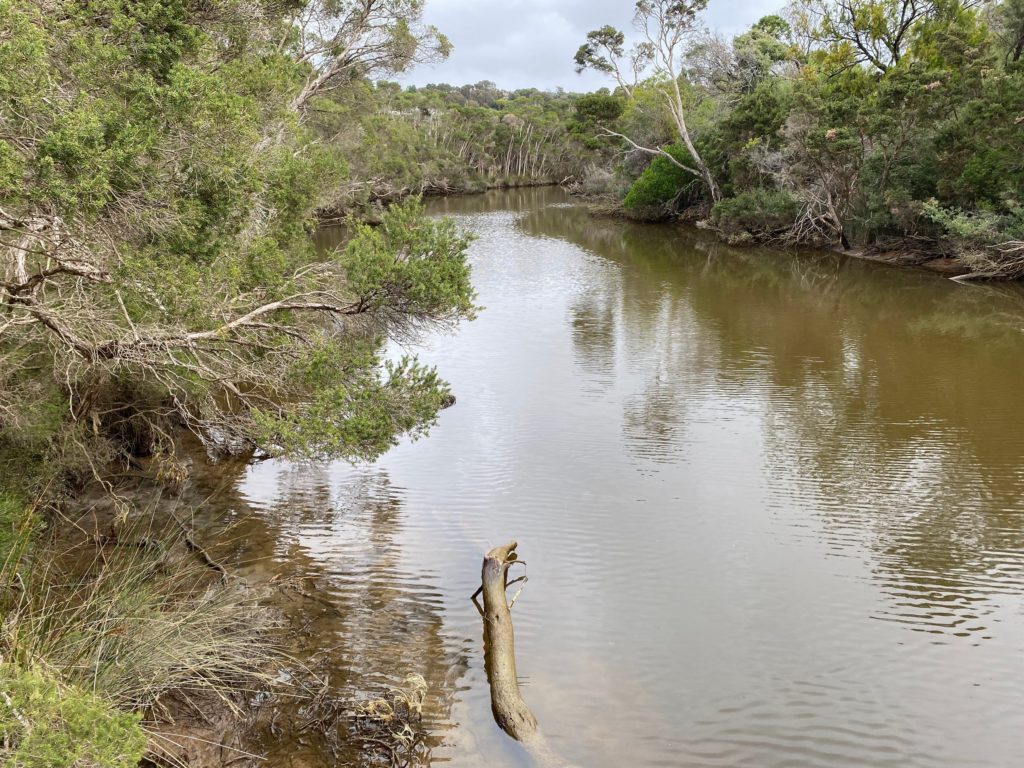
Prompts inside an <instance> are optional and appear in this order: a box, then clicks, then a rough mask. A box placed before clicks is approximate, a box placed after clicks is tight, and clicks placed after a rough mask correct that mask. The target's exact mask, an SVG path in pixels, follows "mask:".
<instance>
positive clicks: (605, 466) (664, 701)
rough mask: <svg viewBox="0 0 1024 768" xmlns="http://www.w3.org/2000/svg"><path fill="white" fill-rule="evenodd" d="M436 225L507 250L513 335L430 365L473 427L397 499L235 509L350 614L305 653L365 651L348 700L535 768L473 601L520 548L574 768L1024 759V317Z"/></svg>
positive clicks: (484, 272)
mask: <svg viewBox="0 0 1024 768" xmlns="http://www.w3.org/2000/svg"><path fill="white" fill-rule="evenodd" d="M430 205H431V209H432V210H434V211H435V212H438V213H445V212H446V213H451V214H453V215H455V216H456V217H457V218H458V220H459V221H460V223H461V224H462V225H463V226H465V227H467V228H469V229H472V230H473V231H474V232H476V233H477V235H478V240H477V241H476V242H475V243H474V245H473V250H472V258H473V263H474V280H475V283H476V285H477V287H478V290H479V293H480V300H481V303H482V304H484V305H485V306H486V307H487V309H486V311H485V312H484V313H482V315H481V317H480V319H479V320H478V321H476V322H474V323H472V324H470V325H468V326H466V327H465V328H463V329H461V330H460V332H459V334H458V335H457V336H455V337H445V338H437V339H428V340H426V342H425V343H424V345H423V348H422V354H423V357H424V358H425V360H426V361H427V362H429V363H434V364H437V365H438V366H439V368H440V369H441V372H442V373H443V375H445V376H446V377H447V378H448V379H449V380H450V381H451V382H452V385H453V387H454V389H455V392H456V393H457V395H458V397H459V400H458V404H457V406H456V407H455V408H453V409H451V410H449V411H446V412H445V413H444V415H443V417H442V420H441V424H440V426H439V427H438V428H437V429H436V430H434V431H433V433H432V435H431V437H430V438H429V439H428V440H426V441H423V442H420V443H417V444H415V445H404V444H403V445H402V446H400V447H399V448H397V449H396V450H395V451H394V452H392V453H391V454H389V455H388V456H386V457H385V458H384V459H383V460H382V461H381V462H379V463H378V464H377V465H375V466H373V467H367V468H356V469H354V468H351V467H348V466H332V467H327V468H321V469H311V468H306V467H303V468H301V469H296V468H290V467H288V466H286V465H281V464H264V465H261V466H257V467H253V468H251V469H249V470H247V472H246V475H245V477H244V478H243V479H242V480H240V481H239V482H238V483H237V489H238V490H237V492H236V501H235V502H233V503H234V504H237V505H239V507H240V508H247V509H249V510H251V511H254V512H255V519H254V521H253V522H252V525H253V526H254V527H253V528H252V530H251V535H250V536H249V537H248V540H251V541H255V542H256V544H254V545H252V546H254V547H255V549H254V550H253V552H252V553H251V554H252V557H254V558H256V559H257V560H259V561H260V562H264V563H267V562H269V563H271V564H272V567H273V568H282V569H286V570H287V571H288V573H290V574H293V575H295V576H297V577H301V578H302V580H303V582H302V583H303V584H304V585H305V589H307V591H309V590H315V591H316V592H317V594H320V595H323V596H326V597H327V598H328V599H329V601H330V604H331V605H333V606H337V608H338V614H334V613H331V612H323V613H322V615H321V614H320V613H317V611H316V610H314V611H313V613H314V614H315V615H314V617H313V620H312V623H310V624H309V625H308V626H307V627H305V631H306V633H307V635H306V636H305V637H306V639H305V640H303V641H302V642H303V643H305V645H304V646H303V647H304V648H305V650H304V651H303V652H304V653H308V654H310V655H313V654H316V653H317V652H318V651H319V649H321V648H322V647H324V646H325V645H328V644H330V646H329V647H332V648H333V647H334V646H337V647H336V648H334V650H331V651H330V654H331V655H330V659H329V664H328V667H329V668H331V669H332V673H331V674H332V675H333V676H334V677H335V679H336V680H337V684H338V685H339V686H340V687H341V689H343V690H345V691H347V692H349V693H350V694H351V695H353V696H356V695H360V694H363V693H366V692H370V691H373V690H380V689H381V687H383V686H385V685H387V684H394V683H395V682H399V681H400V680H401V679H402V677H403V676H404V675H405V674H406V673H407V672H419V673H422V674H425V675H427V676H428V678H429V682H430V683H431V686H432V689H434V690H435V691H436V696H435V698H434V699H433V700H432V701H433V703H432V704H431V707H432V713H431V715H430V727H431V728H432V730H433V732H434V735H435V741H434V743H433V755H434V759H435V762H442V761H445V762H449V761H450V762H451V763H452V764H453V765H456V766H467V767H470V766H474V767H475V766H480V765H488V766H514V767H516V768H519V767H520V766H523V765H526V764H527V763H526V762H525V757H524V755H523V754H522V753H521V751H519V750H518V749H517V747H516V745H515V744H514V743H512V742H510V740H508V739H507V738H506V737H505V736H504V734H502V733H501V732H500V731H499V730H498V729H497V728H496V726H495V725H494V723H493V721H492V720H491V718H490V708H489V704H488V693H487V682H486V677H485V676H484V674H483V657H482V654H481V648H480V646H479V637H478V636H479V617H478V616H477V615H476V612H475V610H474V609H473V608H472V606H471V604H470V603H469V601H468V596H469V595H470V594H471V593H472V592H473V590H474V589H475V588H476V586H477V583H478V579H479V566H480V556H481V555H482V553H483V552H485V551H486V550H487V549H489V548H490V546H493V545H495V544H498V543H501V542H503V541H505V540H508V539H511V538H517V539H518V540H519V541H520V548H521V550H522V552H523V556H524V558H525V559H526V560H527V562H528V563H529V570H530V582H529V585H528V586H527V588H526V590H525V591H524V594H523V597H522V598H521V599H520V601H519V602H518V603H517V604H516V638H517V646H518V652H519V671H520V674H521V675H523V676H524V678H525V683H526V687H525V690H524V695H525V697H526V699H527V700H528V701H529V703H530V706H531V708H532V709H533V710H534V712H535V714H536V715H537V717H538V719H539V721H540V722H541V725H542V727H543V728H544V730H545V732H546V733H547V734H548V737H549V738H550V739H551V741H552V743H553V744H554V745H555V747H556V748H557V750H558V751H559V752H560V753H561V754H563V755H565V756H566V757H567V758H568V759H570V760H572V761H574V762H577V763H579V764H581V765H587V766H589V767H590V768H612V767H613V766H614V767H615V768H619V766H624V765H645V766H656V765H665V766H691V765H693V766H697V765H699V766H708V765H723V766H732V767H735V766H756V767H757V768H773V767H776V766H777V767H778V768H781V767H782V766H787V767H788V768H789V767H792V766H804V767H806V768H820V766H825V765H827V766H858V767H859V766H868V765H870V766H893V767H894V768H895V767H896V766H898V767H899V768H908V767H910V766H921V767H927V768H939V767H940V766H941V767H942V768H948V767H951V766H957V768H961V767H962V766H986V767H987V768H994V767H996V766H1006V765H1011V764H1014V763H1015V762H1016V761H1017V759H1018V758H1017V755H1018V754H1019V753H1020V752H1021V750H1022V749H1024V694H1022V693H1021V692H1020V690H1019V685H1018V684H1017V681H1019V679H1020V678H1021V675H1022V674H1024V614H1022V612H1021V610H1020V606H1021V597H1022V594H1024V585H1022V579H1021V576H1022V568H1024V501H1022V498H1024V495H1022V491H1024V470H1022V469H1021V466H1022V463H1021V458H1022V456H1021V454H1022V452H1024V436H1022V429H1021V427H1022V426H1024V424H1022V421H1024V414H1022V413H1020V412H1019V409H1017V408H1016V406H1015V397H1014V395H1015V394H1016V389H1017V386H1018V383H1019V382H1020V381H1021V380H1022V374H1024V354H1022V353H1024V339H1022V336H1021V334H1022V329H1024V299H1022V296H1021V293H1020V291H1019V290H1017V289H1015V288H1007V287H1000V288H996V289H993V288H973V287H964V286H959V285H955V284H953V283H951V282H949V281H947V280H944V279H942V278H939V277H936V276H934V275H929V274H925V273H920V272H916V271H913V270H895V269H890V268H886V267H883V266H880V265H876V264H871V263H868V262H864V261H857V260H850V259H846V258H843V257H841V256H838V255H833V254H800V253H776V252H768V251H761V250H756V249H755V250H733V249H729V248H726V247H724V246H722V245H721V244H720V243H718V242H717V240H715V239H714V238H711V237H708V236H706V235H705V234H702V233H700V232H697V231H693V230H689V229H685V228H679V227H671V226H668V227H651V226H641V225H632V224H629V223H624V222H621V221H613V220H608V219H595V218H592V217H590V216H589V215H588V214H587V213H586V212H585V211H584V210H582V209H581V208H579V207H575V206H573V205H571V204H570V201H568V199H567V198H566V197H565V195H564V194H563V193H562V192H560V191H559V190H555V189H535V190H513V191H510V192H507V193H494V194H489V195H486V196H480V197H467V198H454V199H446V200H435V201H431V203H430ZM254 567H256V566H255V565H254ZM307 608H308V606H307ZM275 748H276V749H278V754H280V755H281V758H282V759H285V758H286V757H288V755H287V753H288V751H289V750H288V748H286V747H284V746H279V747H275ZM303 749H304V750H305V751H302V750H300V751H299V754H302V755H304V756H305V757H303V758H302V759H307V760H308V761H309V762H310V764H315V759H314V757H315V756H316V754H317V753H316V747H315V745H311V746H308V748H306V747H304V748H303ZM321 757H322V754H321ZM357 758H358V755H349V756H348V759H351V760H352V761H356V760H357ZM288 759H292V757H288ZM286 764H287V763H286ZM296 764H298V763H296ZM353 764H358V762H353Z"/></svg>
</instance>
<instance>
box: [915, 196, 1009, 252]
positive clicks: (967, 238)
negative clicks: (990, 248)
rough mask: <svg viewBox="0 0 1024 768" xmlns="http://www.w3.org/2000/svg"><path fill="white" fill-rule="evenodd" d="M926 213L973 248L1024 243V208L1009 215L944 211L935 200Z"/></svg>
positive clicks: (931, 219) (989, 211)
mask: <svg viewBox="0 0 1024 768" xmlns="http://www.w3.org/2000/svg"><path fill="white" fill-rule="evenodd" d="M922 212H923V214H924V216H925V218H927V219H928V220H929V221H932V222H934V223H935V224H937V225H939V227H940V228H941V229H942V231H943V232H944V233H945V234H947V235H949V236H951V237H953V238H956V239H957V240H959V241H962V242H964V243H967V244H970V245H979V246H985V245H998V244H999V243H1003V242H1006V241H1009V240H1024V208H1021V207H1016V208H1014V209H1013V210H1012V211H1010V212H1009V213H1007V214H1005V215H1000V214H998V213H996V212H994V211H991V210H987V211H984V210H983V211H970V212H965V211H963V210H961V209H959V208H946V207H943V206H942V205H941V204H939V202H938V201H937V200H935V199H934V198H932V199H931V200H927V201H925V203H924V204H923V206H922Z"/></svg>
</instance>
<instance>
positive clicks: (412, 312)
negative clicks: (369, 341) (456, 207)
mask: <svg viewBox="0 0 1024 768" xmlns="http://www.w3.org/2000/svg"><path fill="white" fill-rule="evenodd" d="M469 241H470V238H469V236H468V235H466V234H464V233H462V232H460V231H459V229H458V227H457V226H456V225H455V222H454V221H452V220H451V219H440V220H432V219H427V218H425V217H424V215H423V206H422V204H421V203H420V202H419V200H417V199H415V198H413V199H410V200H408V201H406V202H404V203H402V204H399V205H393V206H391V208H390V209H389V210H388V212H387V213H386V214H385V215H384V218H383V220H382V221H381V223H380V225H379V226H377V227H371V226H368V225H366V224H360V225H357V226H356V229H355V232H354V234H353V236H352V239H351V240H350V241H349V243H348V244H347V245H346V246H345V248H344V249H343V250H342V251H341V252H340V254H339V259H340V261H341V263H342V264H343V266H344V269H345V275H346V278H347V282H348V285H349V287H350V288H351V289H352V290H353V291H354V292H355V293H356V294H358V295H360V296H363V297H366V299H365V300H366V301H367V302H371V306H372V305H377V306H380V307H385V306H387V305H389V304H394V299H395V298H396V297H401V301H400V302H398V303H397V306H394V311H397V312H401V313H402V314H403V315H404V316H405V317H406V318H412V319H414V320H417V321H422V322H428V323H429V322H437V321H440V320H442V319H443V318H446V317H452V318H454V317H460V316H461V317H472V315H473V312H474V310H475V307H474V306H473V297H474V294H473V286H472V283H471V282H470V269H469V265H468V264H467V262H466V257H465V251H466V248H468V247H469Z"/></svg>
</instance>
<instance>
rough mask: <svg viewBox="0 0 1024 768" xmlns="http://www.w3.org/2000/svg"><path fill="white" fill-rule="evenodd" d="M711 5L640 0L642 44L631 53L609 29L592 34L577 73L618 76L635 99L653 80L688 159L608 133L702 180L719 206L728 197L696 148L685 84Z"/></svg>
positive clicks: (693, 0) (700, 0)
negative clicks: (691, 51)
mask: <svg viewBox="0 0 1024 768" xmlns="http://www.w3.org/2000/svg"><path fill="white" fill-rule="evenodd" d="M706 7H707V0H639V2H637V4H636V13H635V15H634V17H633V24H634V26H635V27H636V30H637V31H638V32H639V34H640V37H641V41H640V42H639V43H637V44H636V45H635V46H634V47H633V48H632V49H630V50H629V51H626V50H625V35H624V33H622V32H621V31H619V30H616V29H615V28H614V27H610V26H605V27H602V28H601V29H598V30H594V31H593V32H590V33H589V34H588V35H587V42H586V43H584V45H583V46H581V47H580V49H579V50H578V51H577V52H576V57H575V60H576V66H577V71H579V72H582V71H583V70H585V69H594V70H597V71H599V72H604V73H606V74H610V75H612V76H613V77H614V78H615V80H616V82H617V83H618V84H619V86H620V87H621V88H622V90H623V91H624V92H625V93H626V94H627V96H628V97H629V98H634V96H635V91H636V83H637V81H638V80H639V78H640V77H641V75H643V74H649V75H650V76H651V77H652V82H653V84H654V88H655V89H656V90H657V92H658V94H659V95H660V96H661V100H662V103H663V105H664V106H665V107H666V108H667V110H668V112H669V115H670V116H671V119H672V123H673V126H674V129H675V132H676V134H677V135H678V137H679V140H680V141H681V142H682V144H683V146H684V147H685V148H686V151H687V153H688V156H683V157H682V158H681V157H680V156H678V155H679V153H671V152H669V151H668V150H666V149H665V148H664V147H648V146H644V145H642V144H640V143H638V142H637V141H635V140H634V139H632V138H630V137H629V136H626V135H624V134H621V133H617V132H615V131H611V130H610V129H607V128H606V129H605V130H606V132H607V133H608V134H609V135H612V136H616V137H618V138H621V139H623V140H624V141H625V142H626V143H627V144H629V145H630V146H631V147H632V148H633V149H634V150H637V151H639V152H643V153H645V154H648V155H653V156H655V157H661V158H663V159H664V160H666V161H668V162H669V163H671V164H672V165H675V166H676V167H678V168H679V169H681V170H682V171H684V172H686V173H687V174H690V175H691V176H695V177H697V178H698V179H700V180H701V181H702V182H703V183H704V185H705V187H706V188H707V191H708V195H709V196H710V198H711V200H712V201H713V202H718V201H719V200H721V198H722V193H721V190H720V188H719V185H718V182H717V181H716V179H715V175H714V174H713V173H712V171H711V168H710V167H709V166H708V164H707V163H706V162H705V161H704V159H703V158H702V157H701V154H700V152H699V151H698V150H697V147H696V145H695V144H694V141H693V137H692V135H691V132H690V127H689V125H688V123H687V115H688V113H689V111H690V103H689V102H690V100H689V98H688V97H686V96H684V92H683V88H682V87H681V85H680V80H682V79H683V78H684V77H685V76H686V75H685V56H686V51H687V47H688V46H689V45H690V44H691V43H692V42H693V40H694V37H695V34H696V33H697V32H698V23H697V14H698V13H700V12H701V11H703V10H704V9H705V8H706Z"/></svg>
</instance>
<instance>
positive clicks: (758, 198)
mask: <svg viewBox="0 0 1024 768" xmlns="http://www.w3.org/2000/svg"><path fill="white" fill-rule="evenodd" d="M798 210H799V205H798V204H797V201H796V200H794V199H793V197H792V196H791V195H790V194H789V193H788V192H784V191H780V190H775V189H764V188H761V187H758V188H755V189H749V190H744V191H743V192H741V193H740V194H738V195H737V196H736V197H732V198H727V199H725V200H722V201H720V202H719V203H717V204H716V205H715V207H714V208H712V210H711V218H712V220H713V221H714V222H715V224H717V225H718V226H720V227H722V228H724V229H727V230H743V231H747V232H751V233H771V232H777V231H779V230H785V229H786V228H787V227H790V226H792V224H793V222H794V220H795V219H796V215H797V212H798Z"/></svg>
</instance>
